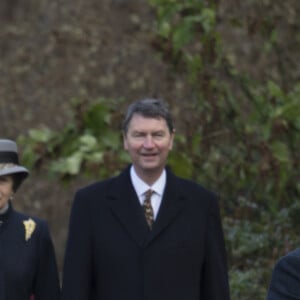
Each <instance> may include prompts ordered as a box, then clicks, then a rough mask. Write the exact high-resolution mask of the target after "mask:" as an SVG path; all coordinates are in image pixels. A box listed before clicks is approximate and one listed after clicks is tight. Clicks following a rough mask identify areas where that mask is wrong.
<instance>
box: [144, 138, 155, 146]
mask: <svg viewBox="0 0 300 300" xmlns="http://www.w3.org/2000/svg"><path fill="white" fill-rule="evenodd" d="M153 146H154V142H153V137H152V136H151V135H148V136H146V137H145V140H144V147H145V148H151V147H153Z"/></svg>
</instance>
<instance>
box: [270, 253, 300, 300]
mask: <svg viewBox="0 0 300 300" xmlns="http://www.w3.org/2000/svg"><path fill="white" fill-rule="evenodd" d="M299 299H300V248H298V249H296V250H294V251H292V252H290V253H288V254H287V255H285V256H283V257H282V258H280V259H279V260H278V262H277V263H276V265H275V267H274V270H273V274H272V279H271V283H270V287H269V291H268V296H267V300H299Z"/></svg>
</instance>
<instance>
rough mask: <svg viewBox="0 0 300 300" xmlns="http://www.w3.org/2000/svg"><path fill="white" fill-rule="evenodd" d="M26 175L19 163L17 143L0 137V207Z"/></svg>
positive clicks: (10, 196) (10, 197)
mask: <svg viewBox="0 0 300 300" xmlns="http://www.w3.org/2000/svg"><path fill="white" fill-rule="evenodd" d="M28 175H29V172H28V170H27V169H26V168H25V167H23V166H21V165H20V163H19V156H18V147H17V144H16V143H15V142H14V141H12V140H8V139H0V209H1V208H3V207H4V206H5V205H7V203H8V201H9V200H10V199H12V197H13V194H14V193H15V192H16V191H17V189H18V188H19V186H20V185H21V183H22V182H23V180H24V179H25V178H26V177H27V176H28Z"/></svg>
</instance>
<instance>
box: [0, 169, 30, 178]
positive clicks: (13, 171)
mask: <svg viewBox="0 0 300 300" xmlns="http://www.w3.org/2000/svg"><path fill="white" fill-rule="evenodd" d="M12 174H22V175H23V176H24V179H25V178H26V177H27V176H28V175H29V171H28V170H27V169H26V168H24V167H22V166H13V167H9V168H4V169H0V176H4V175H12Z"/></svg>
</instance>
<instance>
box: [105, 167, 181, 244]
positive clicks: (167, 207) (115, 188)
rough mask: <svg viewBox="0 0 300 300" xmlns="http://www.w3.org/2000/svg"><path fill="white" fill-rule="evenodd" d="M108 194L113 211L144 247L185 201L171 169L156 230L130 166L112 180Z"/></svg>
mask: <svg viewBox="0 0 300 300" xmlns="http://www.w3.org/2000/svg"><path fill="white" fill-rule="evenodd" d="M108 198H109V204H110V207H111V209H112V212H113V214H114V215H115V217H116V218H117V219H118V220H119V222H120V223H121V224H122V225H123V226H124V228H125V229H126V231H127V232H128V233H129V235H130V236H131V237H132V238H133V239H134V240H135V241H136V242H137V244H138V245H139V246H140V247H146V246H147V245H148V244H149V243H150V242H151V241H152V240H153V239H155V238H156V237H157V235H158V234H159V233H160V232H161V231H163V230H164V229H165V228H166V227H167V226H168V225H169V224H170V223H171V222H172V221H173V220H174V219H175V218H176V217H177V216H178V214H179V213H180V212H181V211H182V210H183V208H184V204H185V201H184V197H183V195H182V193H181V190H180V185H179V184H178V178H177V177H176V176H175V175H174V174H173V173H172V172H171V171H170V170H169V169H167V183H166V188H165V192H164V195H163V199H162V203H161V206H160V210H159V213H158V215H157V218H156V220H155V222H154V224H153V227H152V230H150V229H149V227H148V225H147V223H146V220H145V217H144V213H143V209H142V207H141V205H140V203H139V200H138V198H137V195H136V193H135V190H134V188H133V186H132V183H131V180H130V174H129V167H128V168H126V169H125V170H124V171H123V172H122V173H121V174H120V175H119V176H118V177H116V178H115V179H114V180H112V181H111V184H110V187H109V190H108Z"/></svg>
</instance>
